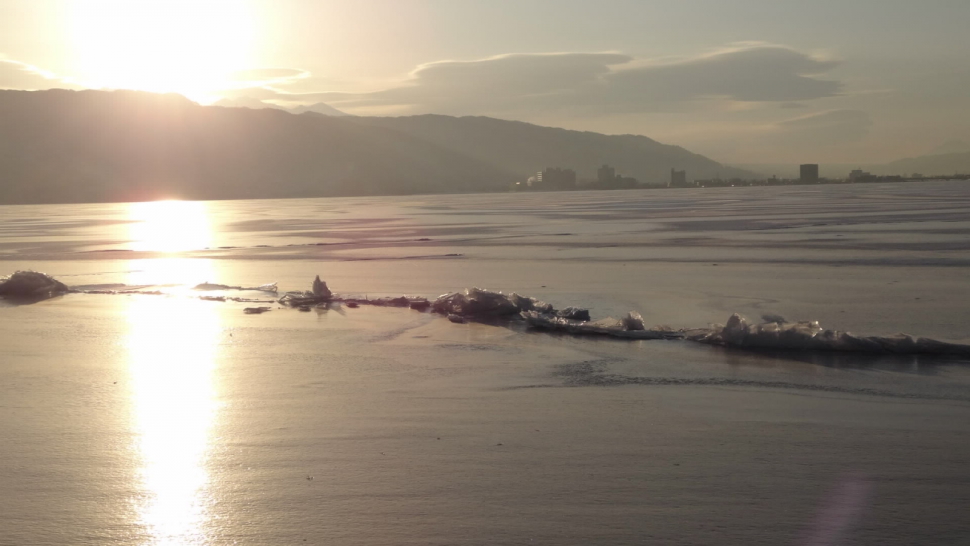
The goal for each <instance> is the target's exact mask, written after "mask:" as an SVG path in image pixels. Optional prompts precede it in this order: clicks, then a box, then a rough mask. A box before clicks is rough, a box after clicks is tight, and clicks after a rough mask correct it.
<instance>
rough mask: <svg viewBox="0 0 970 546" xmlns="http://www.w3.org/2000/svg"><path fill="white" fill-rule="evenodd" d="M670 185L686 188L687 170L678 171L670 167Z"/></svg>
mask: <svg viewBox="0 0 970 546" xmlns="http://www.w3.org/2000/svg"><path fill="white" fill-rule="evenodd" d="M670 187H671V188H685V187H687V171H686V170H684V171H678V170H676V169H670Z"/></svg>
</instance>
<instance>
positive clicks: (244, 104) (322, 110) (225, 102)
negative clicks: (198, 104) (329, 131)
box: [213, 97, 350, 117]
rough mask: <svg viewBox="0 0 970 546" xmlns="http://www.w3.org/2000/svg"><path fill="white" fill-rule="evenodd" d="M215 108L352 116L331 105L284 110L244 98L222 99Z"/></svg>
mask: <svg viewBox="0 0 970 546" xmlns="http://www.w3.org/2000/svg"><path fill="white" fill-rule="evenodd" d="M213 106H222V107H225V108H251V109H253V110H262V109H264V108H275V109H277V110H283V111H284V112H290V113H292V114H303V113H305V112H315V113H317V114H322V115H324V116H338V117H340V116H349V115H350V114H348V113H346V112H341V111H340V110H337V109H336V108H334V107H333V106H330V105H329V104H324V103H322V102H318V103H316V104H310V105H308V106H297V107H296V108H283V107H282V106H278V105H276V104H271V103H268V102H263V101H261V100H259V99H254V98H251V97H242V98H238V99H222V100H219V101H216V102H215V103H214V104H213Z"/></svg>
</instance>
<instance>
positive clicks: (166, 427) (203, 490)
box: [127, 296, 221, 545]
mask: <svg viewBox="0 0 970 546" xmlns="http://www.w3.org/2000/svg"><path fill="white" fill-rule="evenodd" d="M217 313H218V311H217V310H216V309H215V308H214V307H212V306H211V305H210V304H208V303H207V302H200V301H197V300H196V301H193V300H185V299H182V298H168V297H157V296H142V297H138V298H132V299H131V301H130V302H129V307H128V317H127V318H128V337H127V348H128V353H129V362H130V364H129V369H130V373H131V377H132V406H133V408H132V409H133V414H134V421H135V426H134V429H135V430H136V431H137V433H138V440H137V443H136V446H135V449H136V450H137V451H138V453H139V455H140V458H141V461H142V467H141V469H140V477H141V481H142V487H144V490H145V493H146V495H145V497H144V499H143V501H142V503H141V506H139V511H140V513H141V520H142V524H143V525H144V527H145V530H146V532H147V533H148V534H149V535H150V536H151V538H152V540H151V542H150V543H152V544H166V545H167V544H172V545H176V544H178V545H188V544H205V543H207V542H208V541H207V540H206V525H205V524H206V521H207V520H208V517H209V516H208V506H209V504H210V498H209V494H208V493H207V490H208V485H209V476H208V472H207V470H206V467H207V466H206V465H207V462H206V459H207V457H209V452H210V444H211V438H210V435H211V430H212V427H213V425H214V422H215V419H216V415H217V412H218V407H219V406H218V403H217V401H216V388H215V381H214V378H213V375H214V370H215V367H216V357H217V354H218V350H219V339H220V334H221V326H220V321H219V317H218V314H217Z"/></svg>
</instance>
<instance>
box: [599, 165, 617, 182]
mask: <svg viewBox="0 0 970 546" xmlns="http://www.w3.org/2000/svg"><path fill="white" fill-rule="evenodd" d="M596 180H597V181H598V182H599V183H600V185H601V186H609V185H610V184H613V183H614V182H615V181H616V169H614V168H613V167H610V166H609V165H605V164H604V165H603V166H602V167H600V168H599V169H598V170H597V171H596Z"/></svg>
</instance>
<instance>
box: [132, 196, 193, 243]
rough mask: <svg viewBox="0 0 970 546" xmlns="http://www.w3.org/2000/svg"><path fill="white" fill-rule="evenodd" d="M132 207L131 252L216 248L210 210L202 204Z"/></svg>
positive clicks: (149, 204)
mask: <svg viewBox="0 0 970 546" xmlns="http://www.w3.org/2000/svg"><path fill="white" fill-rule="evenodd" d="M128 207H129V208H128V218H129V220H131V224H129V230H128V236H129V239H130V241H131V242H130V244H129V247H128V248H129V249H130V250H136V251H144V252H167V253H173V252H187V251H190V250H201V249H204V248H207V247H209V246H211V245H212V226H211V225H210V222H209V213H208V208H207V204H206V203H204V202H202V201H149V202H145V203H130V204H129V205H128Z"/></svg>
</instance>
